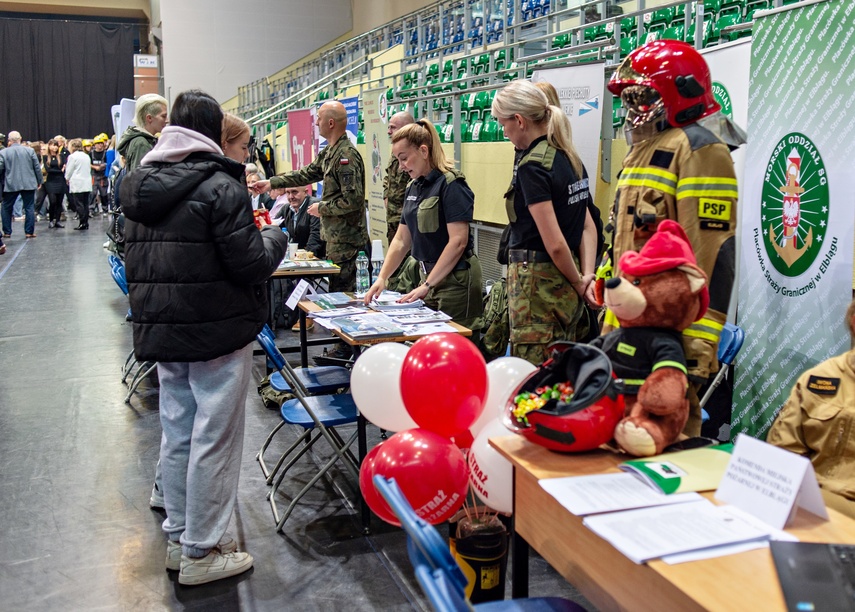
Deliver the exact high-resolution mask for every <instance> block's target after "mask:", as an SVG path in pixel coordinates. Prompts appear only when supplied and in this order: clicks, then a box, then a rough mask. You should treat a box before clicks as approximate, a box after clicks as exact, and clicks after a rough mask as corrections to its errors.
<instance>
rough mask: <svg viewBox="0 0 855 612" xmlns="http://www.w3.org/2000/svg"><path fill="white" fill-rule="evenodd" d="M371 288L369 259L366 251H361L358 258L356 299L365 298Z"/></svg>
mask: <svg viewBox="0 0 855 612" xmlns="http://www.w3.org/2000/svg"><path fill="white" fill-rule="evenodd" d="M370 287H371V279H370V278H369V276H368V257H366V255H365V251H359V255H357V256H356V297H358V298H361V297H365V294H366V293H368V289H369V288H370Z"/></svg>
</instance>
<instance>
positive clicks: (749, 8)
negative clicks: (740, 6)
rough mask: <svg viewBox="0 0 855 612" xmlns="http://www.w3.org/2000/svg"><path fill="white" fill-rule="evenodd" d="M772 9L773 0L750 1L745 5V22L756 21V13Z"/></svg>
mask: <svg viewBox="0 0 855 612" xmlns="http://www.w3.org/2000/svg"><path fill="white" fill-rule="evenodd" d="M770 8H772V0H748V2H747V3H746V4H745V21H754V13H756V12H757V11H764V10H766V9H770Z"/></svg>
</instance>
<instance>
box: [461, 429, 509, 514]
mask: <svg viewBox="0 0 855 612" xmlns="http://www.w3.org/2000/svg"><path fill="white" fill-rule="evenodd" d="M510 433H511V432H510V431H508V430H507V429H505V426H504V425H502V423H501V421H500V420H498V419H496V418H494V419H493V420H492V422H490V423H487V425H486V426H484V428H483V429H482V430H481V433H479V434H478V436H477V437H476V438H475V441H474V442H473V443H472V448H470V449H469V484H470V485H471V486H472V490H473V491H475V494H476V495H477V496H478V498H479V499H480V500H481V501H482V502H484V503H485V504H487V505H488V506H489V507H490V508H492V509H493V510H498V511H499V512H507V513H510V512H512V511H513V509H514V468H513V466H512V465H511V462H510V461H508V460H507V459H505V458H504V457H502V455H500V454H499V451H497V450H496V449H494V448H493V447H492V446H490V443H489V441H488V440H489V439H490V438H497V437H499V436H507V435H510Z"/></svg>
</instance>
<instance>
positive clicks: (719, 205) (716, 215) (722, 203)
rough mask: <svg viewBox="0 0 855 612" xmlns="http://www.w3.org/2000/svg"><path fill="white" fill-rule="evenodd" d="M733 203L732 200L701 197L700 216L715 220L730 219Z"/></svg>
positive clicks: (699, 203) (699, 202) (699, 201)
mask: <svg viewBox="0 0 855 612" xmlns="http://www.w3.org/2000/svg"><path fill="white" fill-rule="evenodd" d="M732 205H733V203H732V202H731V201H730V200H713V199H711V198H700V199H699V200H698V218H700V219H709V220H713V221H730V211H731V206H732Z"/></svg>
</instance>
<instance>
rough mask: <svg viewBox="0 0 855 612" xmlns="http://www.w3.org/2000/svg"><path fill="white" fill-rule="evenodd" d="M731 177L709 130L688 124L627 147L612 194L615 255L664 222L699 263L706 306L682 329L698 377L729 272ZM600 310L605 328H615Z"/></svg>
mask: <svg viewBox="0 0 855 612" xmlns="http://www.w3.org/2000/svg"><path fill="white" fill-rule="evenodd" d="M736 201H737V189H736V174H735V172H734V167H733V160H732V159H731V157H730V152H729V150H728V148H727V145H725V144H724V143H723V142H722V141H721V140H719V139H718V138H717V137H716V136H715V135H713V134H712V132H710V131H709V130H707V129H705V128H703V127H701V126H699V125H697V124H692V125H689V126H686V127H683V128H670V129H667V130H665V131H663V132H661V133H660V134H658V135H656V136H654V137H653V138H650V139H648V140H645V141H643V142H640V143H637V144H635V145H633V147H632V148H631V149H630V151H629V153H628V154H627V156H626V159H624V162H623V169H622V170H621V173H620V178H619V180H618V189H617V194H616V196H615V215H614V219H615V234H614V256H613V261H614V262H616V267H617V270H615V275H617V274H618V273H619V272H620V268H619V265H620V264H619V262H620V256H621V255H622V254H623V253H624V252H626V251H630V250H634V251H637V250H640V249H641V247H642V246H643V245H644V243H646V242H647V240H648V238H650V236H651V235H652V234H653V232H655V231H656V227H657V226H658V224H659V222H661V221H663V220H665V219H673V220H674V221H677V222H678V223H679V224H680V225H681V226H682V227H683V229H684V230H685V231H686V235H687V236H688V237H689V241H690V242H691V243H692V248H693V249H694V251H695V257H696V258H697V261H698V266H700V268H701V269H702V270H703V271H704V272H705V273H706V274H707V278H708V279H709V292H710V307H709V310H707V313H706V314H705V315H704V317H703V318H702V319H700V320H699V321H696V322H695V323H693V324H692V325H691V326H690V327H689V328H688V329H686V330H685V331H684V332H683V347H684V349H685V351H686V365H687V367H688V374H689V377H690V378H692V379H693V380H695V381H698V382H700V381H702V380H704V379H706V378H708V377H709V375H710V374H711V373H714V372H716V371H718V355H717V352H718V340H719V335H720V334H721V330H722V328H723V327H724V323H725V319H726V316H727V308H728V304H729V302H730V291H731V288H732V287H733V278H734V272H735V265H736V263H735V239H734V233H735V231H736V218H737V215H736ZM617 326H618V323H617V319H615V317H614V315H613V314H612V313H611V312H607V313H606V318H605V326H604V330H603V331H604V333H605V332H606V331H608V330H609V329H613V328H614V327H617Z"/></svg>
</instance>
